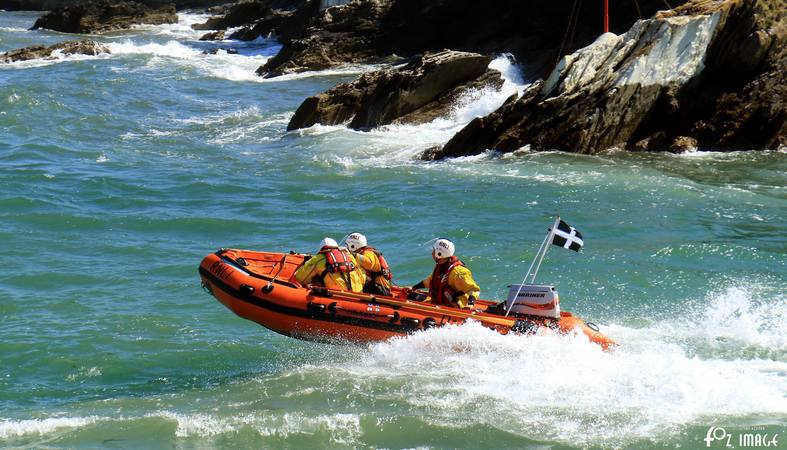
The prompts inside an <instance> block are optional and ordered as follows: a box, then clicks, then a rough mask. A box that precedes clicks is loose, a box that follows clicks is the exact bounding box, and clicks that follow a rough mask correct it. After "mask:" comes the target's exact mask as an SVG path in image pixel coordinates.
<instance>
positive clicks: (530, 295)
mask: <svg viewBox="0 0 787 450" xmlns="http://www.w3.org/2000/svg"><path fill="white" fill-rule="evenodd" d="M509 288H510V289H509V291H508V299H506V310H508V308H509V307H511V313H513V314H523V315H528V316H538V317H549V318H550V319H559V318H560V299H559V298H558V295H557V290H555V288H554V287H553V286H545V285H539V284H513V285H511V286H509ZM511 302H513V303H514V306H511Z"/></svg>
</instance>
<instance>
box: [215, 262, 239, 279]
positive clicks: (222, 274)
mask: <svg viewBox="0 0 787 450" xmlns="http://www.w3.org/2000/svg"><path fill="white" fill-rule="evenodd" d="M209 270H210V272H211V273H212V274H213V275H215V276H216V277H218V278H219V279H220V280H222V281H224V280H226V279H227V278H229V277H230V275H232V271H233V270H237V271H238V272H240V273H242V274H243V275H248V273H247V272H246V271H244V270H241V269H238V268H237V267H234V266H231V265H229V264H226V263H224V262H223V261H216V262H214V263H213V264H211V265H210V267H209Z"/></svg>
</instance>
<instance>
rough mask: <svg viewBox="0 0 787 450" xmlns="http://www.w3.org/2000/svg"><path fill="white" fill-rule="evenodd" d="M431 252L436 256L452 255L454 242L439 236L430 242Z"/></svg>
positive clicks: (447, 256)
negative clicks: (432, 242)
mask: <svg viewBox="0 0 787 450" xmlns="http://www.w3.org/2000/svg"><path fill="white" fill-rule="evenodd" d="M432 253H434V255H435V256H436V257H438V258H450V257H451V256H454V243H453V242H451V241H449V240H448V239H445V238H440V239H438V240H436V241H434V244H432Z"/></svg>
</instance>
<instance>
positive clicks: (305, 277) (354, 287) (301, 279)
mask: <svg viewBox="0 0 787 450" xmlns="http://www.w3.org/2000/svg"><path fill="white" fill-rule="evenodd" d="M342 252H343V253H344V254H345V255H347V258H348V259H349V260H350V261H352V262H353V265H355V270H353V271H352V272H350V273H348V274H347V273H339V272H334V273H330V272H328V273H325V276H324V277H323V278H322V280H320V275H322V273H323V272H325V268H326V261H327V260H326V259H325V254H323V253H318V254H316V255H314V256H312V257H311V258H309V260H308V261H306V262H305V263H304V264H303V265H302V266H301V267H299V268H298V270H296V271H295V275H294V278H295V280H296V281H297V282H298V283H300V284H301V285H303V286H306V285H307V284H317V285H320V286H323V285H324V286H325V287H327V288H328V289H337V290H342V291H352V292H362V291H363V284H364V282H365V281H366V273H365V272H364V271H363V269H361V266H360V265H359V264H358V260H357V259H355V257H354V256H353V255H352V253H350V252H349V251H347V250H342ZM345 277H347V278H349V279H350V284H351V286H347V282H346V281H345Z"/></svg>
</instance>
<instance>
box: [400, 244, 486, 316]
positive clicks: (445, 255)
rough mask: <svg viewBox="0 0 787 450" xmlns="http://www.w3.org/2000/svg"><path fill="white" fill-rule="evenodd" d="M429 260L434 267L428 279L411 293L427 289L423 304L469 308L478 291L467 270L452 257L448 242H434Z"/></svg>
mask: <svg viewBox="0 0 787 450" xmlns="http://www.w3.org/2000/svg"><path fill="white" fill-rule="evenodd" d="M432 259H434V260H435V263H436V264H435V268H434V270H433V271H432V275H431V276H429V277H428V278H426V279H425V280H423V281H421V282H420V283H418V284H416V285H415V286H413V287H412V288H411V289H412V290H415V289H420V288H423V287H426V288H429V298H430V300H427V301H431V302H432V303H434V304H436V305H447V306H453V307H456V308H471V307H472V306H473V304H475V301H476V300H478V295H479V294H480V293H481V288H479V287H478V284H477V283H476V282H475V280H473V274H472V273H470V269H468V268H467V267H466V266H465V265H464V263H463V262H462V261H460V260H459V258H457V257H456V256H454V243H453V242H451V241H449V240H448V239H442V238H441V239H438V240H436V241H435V242H434V244H433V245H432Z"/></svg>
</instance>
